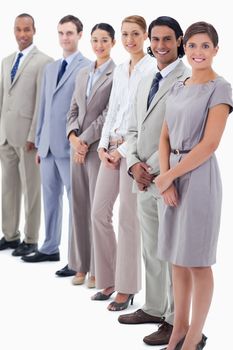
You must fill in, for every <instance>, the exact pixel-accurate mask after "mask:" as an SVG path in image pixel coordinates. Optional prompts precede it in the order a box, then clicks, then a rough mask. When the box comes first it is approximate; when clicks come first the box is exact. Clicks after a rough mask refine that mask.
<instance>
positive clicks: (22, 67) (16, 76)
mask: <svg viewBox="0 0 233 350" xmlns="http://www.w3.org/2000/svg"><path fill="white" fill-rule="evenodd" d="M37 52H38V49H37V48H36V47H35V46H34V47H33V49H32V50H31V51H30V52H29V53H28V54H27V56H26V57H25V59H24V61H23V63H22V64H21V65H20V67H19V69H18V70H17V72H16V75H15V78H14V80H13V82H12V84H11V86H14V84H15V83H16V81H17V80H18V78H19V77H20V75H21V74H22V72H23V71H24V69H25V68H26V67H27V65H28V64H29V63H30V61H31V60H32V59H33V57H34V56H35V55H36V54H37ZM12 64H13V62H12Z"/></svg>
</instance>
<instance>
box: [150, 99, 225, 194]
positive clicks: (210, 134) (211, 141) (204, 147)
mask: <svg viewBox="0 0 233 350" xmlns="http://www.w3.org/2000/svg"><path fill="white" fill-rule="evenodd" d="M228 114H229V106H228V105H226V104H219V105H217V106H214V107H212V108H211V109H210V110H209V114H208V118H207V122H206V126H205V131H204V135H203V138H202V140H201V141H200V142H199V143H198V144H197V145H196V146H195V147H194V148H193V149H192V150H191V151H190V152H189V153H188V154H187V156H186V157H184V158H183V159H182V160H181V161H180V162H179V163H178V164H177V165H176V166H175V167H174V168H172V169H170V170H168V171H166V172H165V173H164V174H161V175H160V176H159V177H157V179H156V185H157V187H158V189H159V191H160V193H163V192H164V191H165V190H166V189H167V188H168V187H169V186H170V185H171V184H172V183H173V181H174V180H175V179H177V178H178V177H180V176H182V175H184V174H186V173H188V172H189V171H192V170H193V169H195V168H197V167H198V166H200V165H201V164H203V163H204V162H206V161H207V160H208V159H209V158H210V157H211V156H212V154H213V153H214V152H215V150H216V149H217V147H218V145H219V142H220V140H221V137H222V134H223V131H224V128H225V125H226V121H227V117H228Z"/></svg>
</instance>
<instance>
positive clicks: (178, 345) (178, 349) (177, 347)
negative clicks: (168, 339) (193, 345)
mask: <svg viewBox="0 0 233 350" xmlns="http://www.w3.org/2000/svg"><path fill="white" fill-rule="evenodd" d="M184 340H185V336H184V337H183V338H182V339H181V340H180V341H179V343H177V344H176V347H175V349H174V350H180V349H181V348H182V345H183V344H184ZM161 350H167V348H162V349H161Z"/></svg>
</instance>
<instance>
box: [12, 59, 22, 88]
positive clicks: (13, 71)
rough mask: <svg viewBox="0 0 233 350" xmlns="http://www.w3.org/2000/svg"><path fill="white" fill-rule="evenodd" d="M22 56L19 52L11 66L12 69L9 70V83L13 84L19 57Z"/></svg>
mask: <svg viewBox="0 0 233 350" xmlns="http://www.w3.org/2000/svg"><path fill="white" fill-rule="evenodd" d="M22 56H23V54H22V52H19V53H18V55H17V58H16V61H15V64H14V65H13V67H12V69H11V82H13V80H14V78H15V75H16V72H17V70H18V68H19V62H20V59H21V57H22Z"/></svg>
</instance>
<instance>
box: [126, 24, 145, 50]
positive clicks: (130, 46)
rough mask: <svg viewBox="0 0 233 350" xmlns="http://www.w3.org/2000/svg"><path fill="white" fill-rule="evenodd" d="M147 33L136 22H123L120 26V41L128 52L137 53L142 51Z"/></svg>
mask: <svg viewBox="0 0 233 350" xmlns="http://www.w3.org/2000/svg"><path fill="white" fill-rule="evenodd" d="M146 39H147V33H146V32H145V31H144V30H143V29H142V28H141V27H140V26H139V25H138V24H136V23H130V22H123V24H122V27H121V41H122V44H123V46H124V48H125V49H126V51H128V52H129V53H130V54H139V53H141V52H142V51H143V46H144V41H145V40H146Z"/></svg>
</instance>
